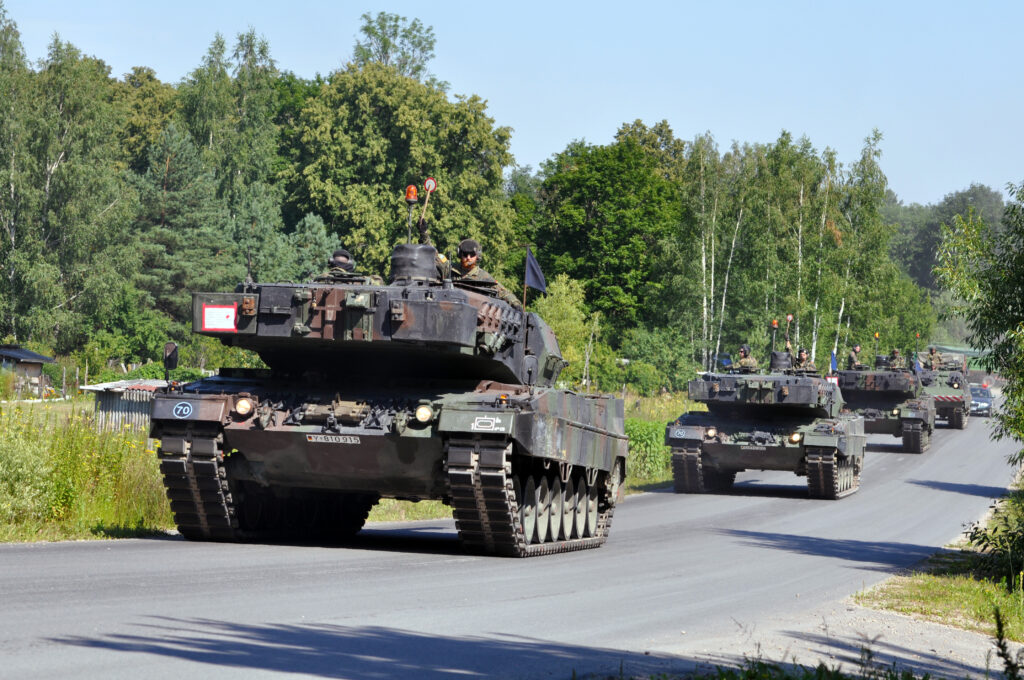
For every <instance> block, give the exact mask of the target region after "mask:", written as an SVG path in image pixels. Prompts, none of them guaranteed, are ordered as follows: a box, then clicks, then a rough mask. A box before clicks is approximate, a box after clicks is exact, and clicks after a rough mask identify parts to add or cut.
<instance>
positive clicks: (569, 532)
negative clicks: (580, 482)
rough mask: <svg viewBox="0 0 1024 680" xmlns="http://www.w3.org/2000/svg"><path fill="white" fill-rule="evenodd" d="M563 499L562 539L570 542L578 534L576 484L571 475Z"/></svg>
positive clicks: (566, 482)
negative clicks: (576, 530) (576, 529)
mask: <svg viewBox="0 0 1024 680" xmlns="http://www.w3.org/2000/svg"><path fill="white" fill-rule="evenodd" d="M562 499H563V500H562V538H563V539H564V540H566V541H568V540H569V539H571V538H575V535H574V534H575V533H576V532H575V531H574V529H575V528H576V484H574V483H573V479H572V476H571V475H570V477H569V479H567V480H565V486H563V487H562Z"/></svg>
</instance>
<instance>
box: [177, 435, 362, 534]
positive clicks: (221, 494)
mask: <svg viewBox="0 0 1024 680" xmlns="http://www.w3.org/2000/svg"><path fill="white" fill-rule="evenodd" d="M157 456H158V457H159V459H160V472H161V474H162V475H163V481H164V488H165V489H166V491H167V497H168V498H169V499H170V501H171V511H172V512H173V513H174V523H175V524H176V525H177V527H178V532H179V533H181V535H182V536H184V537H185V538H187V539H189V540H193V541H246V540H248V541H259V540H274V539H281V540H293V539H296V538H298V539H320V538H323V539H327V540H344V539H346V538H351V537H352V536H354V535H355V534H356V533H358V532H359V530H360V529H362V527H363V524H364V523H365V522H366V517H367V515H368V514H369V512H370V509H371V508H372V507H373V506H374V505H375V504H376V503H377V501H378V500H379V497H378V496H376V495H371V494H355V493H326V492H325V493H319V494H317V493H311V492H308V491H307V492H304V493H300V494H299V495H298V497H294V498H277V497H275V496H274V494H273V493H272V492H271V491H270V490H269V489H259V488H250V487H254V486H255V483H250V484H249V485H248V486H247V485H246V484H245V483H238V482H235V483H232V482H231V481H229V479H228V475H227V468H226V466H225V460H224V452H223V436H222V435H221V434H220V433H219V432H218V433H212V432H211V433H202V434H199V433H195V432H192V431H188V432H179V433H175V434H170V433H162V436H161V439H160V448H159V449H158V450H157Z"/></svg>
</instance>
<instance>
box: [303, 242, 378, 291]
mask: <svg viewBox="0 0 1024 680" xmlns="http://www.w3.org/2000/svg"><path fill="white" fill-rule="evenodd" d="M327 266H328V268H329V269H328V271H327V273H326V274H321V275H320V276H318V277H316V279H315V280H316V281H319V282H335V283H337V282H344V283H366V284H372V285H378V286H380V285H383V284H384V279H382V278H381V277H379V276H377V275H376V274H356V260H355V258H354V257H352V253H350V252H348V251H347V250H345V249H344V248H338V249H337V250H335V251H334V252H333V253H332V254H331V257H330V259H329V260H327Z"/></svg>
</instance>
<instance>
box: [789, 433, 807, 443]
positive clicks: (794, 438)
mask: <svg viewBox="0 0 1024 680" xmlns="http://www.w3.org/2000/svg"><path fill="white" fill-rule="evenodd" d="M803 438H804V436H803V435H802V434H800V433H799V432H794V433H793V434H791V435H789V441H791V442H793V443H794V444H796V443H797V442H799V441H800V440H801V439H803Z"/></svg>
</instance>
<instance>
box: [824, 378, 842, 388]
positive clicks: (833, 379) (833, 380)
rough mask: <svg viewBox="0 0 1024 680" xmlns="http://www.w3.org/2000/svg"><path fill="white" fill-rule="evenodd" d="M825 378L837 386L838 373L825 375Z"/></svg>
mask: <svg viewBox="0 0 1024 680" xmlns="http://www.w3.org/2000/svg"><path fill="white" fill-rule="evenodd" d="M825 380H827V381H829V382H830V383H832V384H833V385H835V386H836V387H839V376H838V375H826V376H825Z"/></svg>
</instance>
